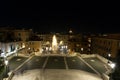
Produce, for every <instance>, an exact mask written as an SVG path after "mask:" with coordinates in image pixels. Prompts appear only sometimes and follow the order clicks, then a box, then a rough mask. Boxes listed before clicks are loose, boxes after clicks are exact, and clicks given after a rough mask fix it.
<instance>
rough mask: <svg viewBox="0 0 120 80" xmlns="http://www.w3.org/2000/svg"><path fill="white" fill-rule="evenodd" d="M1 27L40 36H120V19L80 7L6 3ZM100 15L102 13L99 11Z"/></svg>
mask: <svg viewBox="0 0 120 80" xmlns="http://www.w3.org/2000/svg"><path fill="white" fill-rule="evenodd" d="M0 7H1V8H0V11H1V12H0V26H10V27H17V28H33V29H34V30H35V31H38V32H65V31H68V30H69V29H72V30H73V31H75V32H98V33H103V32H104V33H109V32H119V26H120V16H116V15H108V14H105V15H104V12H102V14H101V13H99V12H97V13H96V12H95V11H94V10H88V9H87V10H86V9H84V10H83V9H82V8H81V7H58V6H57V7H56V6H53V7H51V6H49V5H46V6H45V5H44V6H36V5H35V4H34V5H26V4H24V5H22V4H21V3H19V2H14V3H11V2H7V3H5V5H4V4H3V5H1V6H0ZM100 12H101V11H100Z"/></svg>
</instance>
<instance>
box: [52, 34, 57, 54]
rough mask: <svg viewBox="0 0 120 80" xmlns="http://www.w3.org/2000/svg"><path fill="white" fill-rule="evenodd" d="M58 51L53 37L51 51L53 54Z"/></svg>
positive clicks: (55, 39)
mask: <svg viewBox="0 0 120 80" xmlns="http://www.w3.org/2000/svg"><path fill="white" fill-rule="evenodd" d="M57 50H58V45H57V38H56V36H55V35H53V38H52V51H53V53H56V52H57Z"/></svg>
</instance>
